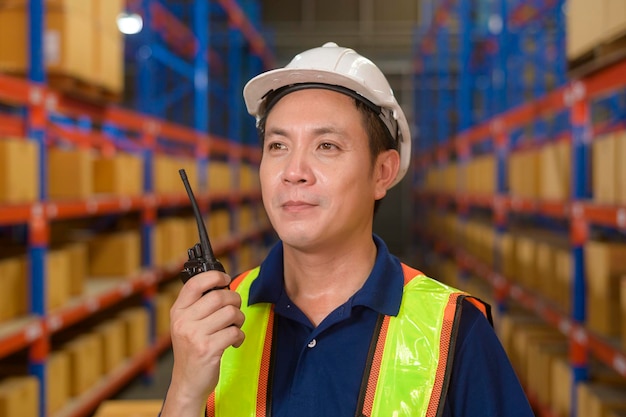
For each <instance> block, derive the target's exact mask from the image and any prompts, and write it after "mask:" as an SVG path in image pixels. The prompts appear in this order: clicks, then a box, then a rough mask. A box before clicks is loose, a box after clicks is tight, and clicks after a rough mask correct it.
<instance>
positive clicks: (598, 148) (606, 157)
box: [592, 134, 617, 204]
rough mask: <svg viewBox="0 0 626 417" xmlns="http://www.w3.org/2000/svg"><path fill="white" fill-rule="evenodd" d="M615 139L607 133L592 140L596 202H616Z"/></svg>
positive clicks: (594, 196) (594, 197)
mask: <svg viewBox="0 0 626 417" xmlns="http://www.w3.org/2000/svg"><path fill="white" fill-rule="evenodd" d="M615 145H616V141H615V135H613V134H609V135H605V136H602V137H599V138H596V139H595V140H594V141H593V142H592V155H593V159H592V181H593V199H594V200H595V201H596V202H598V203H603V204H615V202H616V200H617V199H616V181H615V179H616V150H617V149H616V146H615Z"/></svg>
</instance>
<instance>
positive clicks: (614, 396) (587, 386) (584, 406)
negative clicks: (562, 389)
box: [577, 383, 626, 417]
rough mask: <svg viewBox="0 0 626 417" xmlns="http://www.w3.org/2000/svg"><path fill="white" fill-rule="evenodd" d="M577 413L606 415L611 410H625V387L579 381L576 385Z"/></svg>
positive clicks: (590, 415)
mask: <svg viewBox="0 0 626 417" xmlns="http://www.w3.org/2000/svg"><path fill="white" fill-rule="evenodd" d="M577 395H578V398H577V407H578V415H579V416H585V417H608V414H609V412H610V411H612V410H626V387H625V386H622V387H619V386H614V385H605V384H596V383H581V384H579V385H578V387H577Z"/></svg>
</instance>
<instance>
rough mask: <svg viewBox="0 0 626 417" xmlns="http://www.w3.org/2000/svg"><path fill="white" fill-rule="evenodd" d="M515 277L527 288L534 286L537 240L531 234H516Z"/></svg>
mask: <svg viewBox="0 0 626 417" xmlns="http://www.w3.org/2000/svg"><path fill="white" fill-rule="evenodd" d="M516 251H517V266H518V273H517V278H518V280H519V282H521V283H522V284H523V285H525V286H526V287H527V288H535V286H536V278H537V241H536V240H535V238H534V237H531V236H521V235H520V236H518V238H517V244H516Z"/></svg>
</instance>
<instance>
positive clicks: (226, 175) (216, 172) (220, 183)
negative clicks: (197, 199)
mask: <svg viewBox="0 0 626 417" xmlns="http://www.w3.org/2000/svg"><path fill="white" fill-rule="evenodd" d="M207 175H208V176H207V192H208V193H209V195H215V194H221V193H227V192H229V191H231V190H232V189H233V175H232V171H231V166H230V164H229V163H228V162H223V161H209V168H208V174H207Z"/></svg>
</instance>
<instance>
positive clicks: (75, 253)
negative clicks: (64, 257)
mask: <svg viewBox="0 0 626 417" xmlns="http://www.w3.org/2000/svg"><path fill="white" fill-rule="evenodd" d="M64 248H65V250H66V251H67V253H68V256H69V259H70V270H69V291H70V296H77V295H82V294H83V291H84V289H85V280H86V279H87V273H88V269H89V268H88V258H89V250H88V248H87V243H85V242H73V243H69V244H66V245H64Z"/></svg>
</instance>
